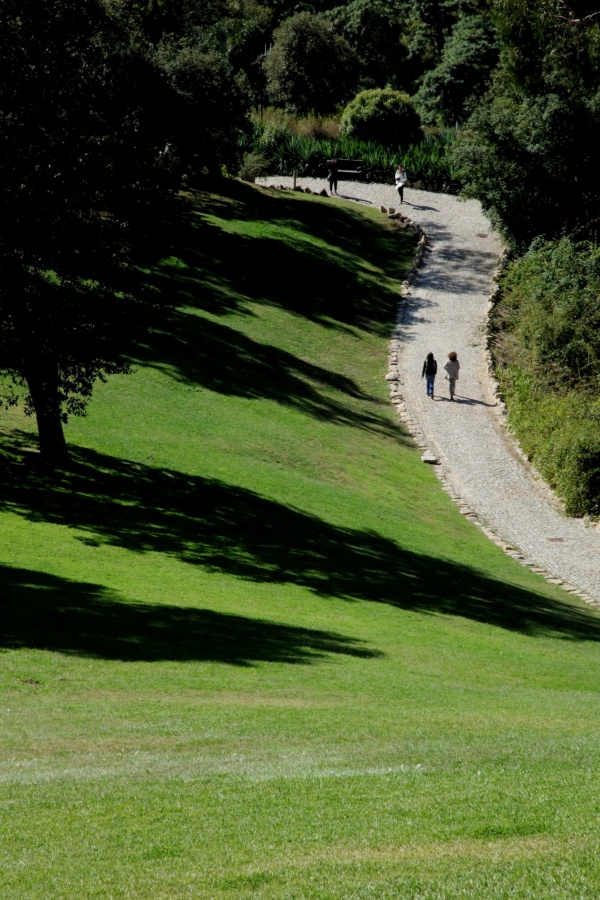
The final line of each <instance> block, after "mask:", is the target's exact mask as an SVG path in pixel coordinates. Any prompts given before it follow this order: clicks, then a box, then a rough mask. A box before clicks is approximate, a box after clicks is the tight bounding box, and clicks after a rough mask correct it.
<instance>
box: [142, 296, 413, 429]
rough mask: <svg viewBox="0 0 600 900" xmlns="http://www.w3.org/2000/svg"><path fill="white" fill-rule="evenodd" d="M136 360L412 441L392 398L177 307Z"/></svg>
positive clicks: (214, 388) (219, 388)
mask: <svg viewBox="0 0 600 900" xmlns="http://www.w3.org/2000/svg"><path fill="white" fill-rule="evenodd" d="M135 362H137V363H142V364H146V365H152V366H154V368H157V369H161V370H163V371H166V372H167V373H169V374H172V375H173V377H174V378H175V379H177V380H178V381H184V382H190V383H192V384H194V385H196V386H202V387H204V388H207V389H209V390H212V391H218V392H219V393H221V394H226V395H229V396H235V397H246V398H253V399H268V400H272V401H274V402H276V403H280V404H282V405H284V406H289V407H292V408H294V409H297V410H299V411H301V412H303V413H305V414H307V415H310V416H313V417H314V418H316V419H321V420H326V421H330V422H335V423H338V424H344V425H352V426H354V427H360V428H364V429H367V430H369V431H374V432H378V433H380V434H386V435H388V436H389V437H392V438H394V440H396V441H399V442H401V443H404V444H408V443H409V442H410V439H409V438H408V437H407V436H406V435H405V434H403V432H402V431H400V429H399V428H398V426H397V425H396V423H394V422H393V421H392V419H391V415H390V413H391V407H390V404H389V402H387V401H383V400H380V399H378V398H376V397H373V396H371V395H369V394H367V393H365V392H364V391H362V390H361V389H360V388H359V387H358V385H357V384H356V382H355V381H353V380H352V379H351V378H348V377H347V376H345V375H342V374H340V373H337V372H334V371H331V370H330V369H326V368H323V367H322V366H318V365H315V364H314V363H310V362H307V361H305V360H303V359H301V358H300V357H297V356H294V355H293V354H291V353H287V352H286V351H285V350H280V349H278V348H277V347H273V346H270V345H268V344H261V343H259V342H258V341H255V340H253V339H252V338H250V337H248V336H246V335H244V334H242V333H241V332H239V331H237V330H235V329H234V328H229V327H228V326H227V325H225V324H223V323H221V322H214V321H210V320H206V319H203V318H201V317H198V316H194V315H189V314H186V313H185V311H180V310H178V311H177V312H175V313H174V314H173V315H172V316H171V320H170V322H169V329H168V331H165V332H163V333H162V334H154V335H153V336H152V343H151V344H148V345H146V346H141V345H140V346H138V348H137V352H136V354H135ZM365 407H367V408H365Z"/></svg>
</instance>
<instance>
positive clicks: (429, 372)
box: [421, 353, 437, 400]
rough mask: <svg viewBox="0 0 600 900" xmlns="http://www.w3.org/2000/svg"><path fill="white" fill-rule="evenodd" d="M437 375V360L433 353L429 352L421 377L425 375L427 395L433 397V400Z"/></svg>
mask: <svg viewBox="0 0 600 900" xmlns="http://www.w3.org/2000/svg"><path fill="white" fill-rule="evenodd" d="M436 375H437V362H436V361H435V358H434V356H433V353H428V354H427V356H426V358H425V362H424V363H423V371H422V372H421V378H423V376H425V382H426V384H427V396H428V397H431V399H432V400H433V386H434V384H435V376H436Z"/></svg>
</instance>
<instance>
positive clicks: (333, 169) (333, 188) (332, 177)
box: [327, 159, 338, 194]
mask: <svg viewBox="0 0 600 900" xmlns="http://www.w3.org/2000/svg"><path fill="white" fill-rule="evenodd" d="M328 162H329V167H330V168H329V175H328V176H327V179H328V181H329V191H330V193H331V194H337V183H338V161H337V159H330V160H328Z"/></svg>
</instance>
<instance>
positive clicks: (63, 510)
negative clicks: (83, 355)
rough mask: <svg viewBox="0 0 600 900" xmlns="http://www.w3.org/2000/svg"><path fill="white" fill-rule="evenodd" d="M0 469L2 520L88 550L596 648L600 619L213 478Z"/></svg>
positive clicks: (89, 455) (8, 457) (139, 468)
mask: <svg viewBox="0 0 600 900" xmlns="http://www.w3.org/2000/svg"><path fill="white" fill-rule="evenodd" d="M2 462H3V466H2V475H1V479H0V496H1V500H0V509H6V510H11V511H13V512H15V513H17V514H19V515H22V516H25V517H26V518H28V519H31V520H34V521H43V522H49V523H53V524H57V525H66V526H69V527H72V528H75V529H77V530H78V531H79V532H81V533H82V534H81V536H80V538H79V539H80V540H82V541H83V542H85V543H86V544H88V546H91V547H93V546H97V545H100V544H102V543H107V544H111V545H115V546H118V547H123V548H125V549H127V550H130V551H133V552H137V553H146V552H155V553H163V554H167V555H169V556H173V557H176V558H177V559H179V560H181V561H183V562H185V563H188V564H191V565H200V566H202V567H203V568H204V569H206V570H209V571H211V570H213V571H217V572H224V573H227V574H229V575H233V576H236V577H238V578H243V579H247V580H249V581H255V582H272V583H277V584H294V585H300V586H304V587H306V588H307V589H309V590H310V591H312V592H313V593H314V594H316V595H318V596H321V597H324V598H327V597H336V598H340V599H345V600H349V601H350V600H362V601H372V602H378V603H387V604H390V605H391V606H395V607H398V608H402V609H410V610H415V611H420V612H423V613H429V614H448V615H458V616H463V617H465V618H470V619H473V620H475V621H479V622H486V623H489V624H492V625H496V626H499V627H502V628H506V629H510V630H514V631H519V632H523V633H526V634H530V635H555V636H561V637H564V638H569V639H573V640H598V639H600V619H599V618H598V617H597V616H595V615H593V614H592V613H591V612H588V611H587V610H586V609H584V608H581V607H578V606H574V605H569V604H568V603H566V602H565V603H561V602H559V601H555V600H553V599H551V598H548V597H546V596H541V595H538V594H536V593H533V592H530V591H527V590H524V589H522V588H519V587H516V586H513V585H511V584H508V583H500V582H497V581H494V580H493V579H491V578H488V577H486V576H485V575H483V574H482V573H481V572H478V571H476V570H473V569H471V568H469V567H468V566H463V565H460V564H457V563H452V562H448V561H445V560H442V559H436V558H430V557H428V556H422V555H419V554H415V553H412V552H410V551H408V550H406V549H404V548H403V547H402V546H400V545H399V544H397V543H396V542H395V541H393V540H390V539H389V538H386V537H384V536H382V535H380V534H377V533H376V532H373V531H361V530H359V529H353V528H347V527H341V526H336V525H333V524H331V523H329V522H326V521H323V520H322V519H319V518H317V517H315V516H313V515H310V514H309V513H306V512H304V511H302V510H299V509H295V508H293V507H290V506H286V505H283V504H281V503H277V502H275V501H273V500H269V499H266V498H265V497H261V496H260V495H258V494H256V493H254V492H253V491H249V490H246V489H244V488H239V487H234V486H231V485H227V484H224V483H223V482H220V481H217V480H214V479H207V478H201V477H199V476H192V475H183V474H181V473H179V472H174V471H170V470H167V469H154V468H150V467H148V466H144V465H140V464H135V463H130V462H127V461H124V460H118V459H114V458H112V457H108V456H104V455H102V454H100V453H96V452H94V451H90V450H77V451H74V461H73V464H72V466H71V468H70V469H69V470H68V471H64V472H62V473H59V474H57V475H56V476H52V475H49V474H47V473H45V472H44V471H43V470H41V469H38V468H37V465H35V464H33V463H32V459H31V458H30V459H29V460H28V461H23V460H22V458H21V457H19V454H18V452H16V451H15V450H10V448H9V449H8V450H7V451H6V452H5V454H4V459H3V460H2ZM432 542H433V538H432Z"/></svg>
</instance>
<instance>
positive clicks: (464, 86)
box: [414, 15, 498, 127]
mask: <svg viewBox="0 0 600 900" xmlns="http://www.w3.org/2000/svg"><path fill="white" fill-rule="evenodd" d="M497 61H498V48H497V42H496V38H495V34H494V30H493V28H492V25H491V21H490V19H489V18H488V17H487V16H482V15H478V16H475V15H472V16H465V17H464V18H462V19H459V20H458V21H457V23H456V25H455V26H454V28H453V30H452V33H451V34H450V35H449V37H448V39H447V40H446V42H445V43H444V47H443V49H442V53H441V58H440V61H439V63H438V65H437V66H435V67H434V68H433V69H430V70H429V71H428V72H426V73H425V75H424V77H423V79H422V81H421V85H420V87H419V90H418V91H417V93H416V94H415V97H414V103H415V105H416V107H417V109H418V111H419V114H420V116H421V119H422V121H423V122H424V123H425V124H426V125H443V126H446V127H452V126H454V125H458V124H459V123H460V124H462V123H463V122H464V121H465V118H466V116H467V114H468V113H469V112H470V110H471V108H472V107H473V105H474V104H475V102H476V101H477V100H479V99H480V98H481V96H482V95H483V94H484V93H485V92H486V90H487V88H488V83H489V78H490V73H491V70H492V69H493V68H494V66H495V65H496V63H497Z"/></svg>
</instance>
